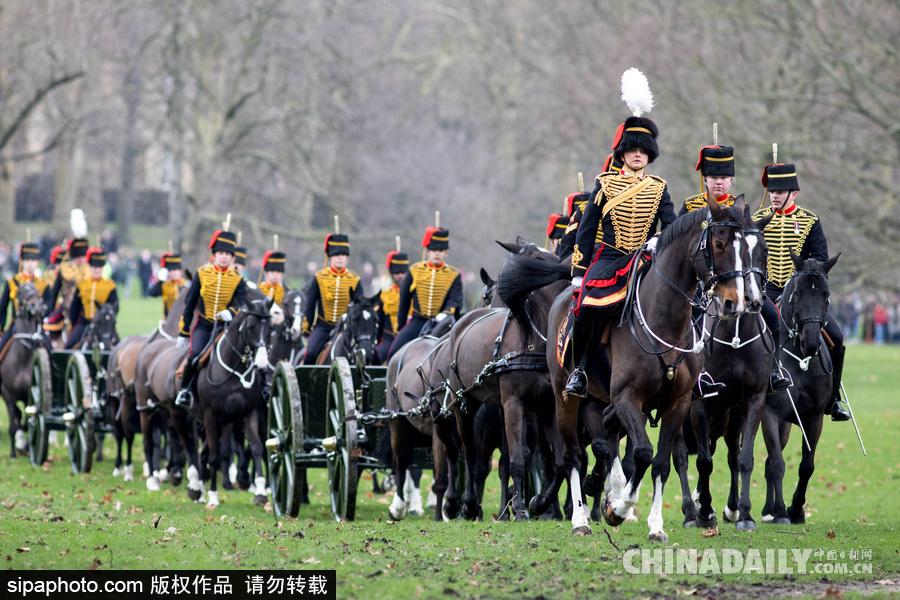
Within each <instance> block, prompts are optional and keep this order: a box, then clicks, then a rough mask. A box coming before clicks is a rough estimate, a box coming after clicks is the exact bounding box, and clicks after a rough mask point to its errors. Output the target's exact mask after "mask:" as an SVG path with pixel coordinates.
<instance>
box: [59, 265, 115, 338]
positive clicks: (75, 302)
mask: <svg viewBox="0 0 900 600" xmlns="http://www.w3.org/2000/svg"><path fill="white" fill-rule="evenodd" d="M85 259H86V261H87V266H88V269H89V273H90V276H89V277H88V278H87V279H82V280H81V281H79V282H78V284H77V285H76V286H75V295H74V296H73V297H72V303H71V304H70V305H69V310H68V312H69V320H70V321H71V322H72V332H71V334H69V339H68V341H67V342H66V348H67V349H69V348H75V347H77V346H78V345H79V344H80V343H81V339H82V338H83V337H84V332H85V330H86V329H87V327H88V325H90V324H91V321H93V319H94V315H96V314H97V309H98V308H99V307H100V306H101V305H104V304H110V305H112V307H113V311H114V312H117V313H118V311H119V295H118V292H117V291H116V283H115V282H114V281H113V280H112V279H107V278H105V277H103V267H105V266H106V254H104V253H103V250H102V249H100V248H88V250H87V253H86V255H85Z"/></svg>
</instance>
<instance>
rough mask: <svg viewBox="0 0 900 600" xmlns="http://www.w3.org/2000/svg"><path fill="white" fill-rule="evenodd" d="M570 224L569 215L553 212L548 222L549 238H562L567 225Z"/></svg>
mask: <svg viewBox="0 0 900 600" xmlns="http://www.w3.org/2000/svg"><path fill="white" fill-rule="evenodd" d="M568 225H569V217H564V216H562V215H558V214H556V213H553V214H552V215H550V220H549V221H548V222H547V238H549V239H551V240H561V239H562V237H563V236H564V235H565V233H566V227H567V226H568Z"/></svg>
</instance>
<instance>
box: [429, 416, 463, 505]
mask: <svg viewBox="0 0 900 600" xmlns="http://www.w3.org/2000/svg"><path fill="white" fill-rule="evenodd" d="M454 433H456V419H454V418H448V417H438V418H436V419H435V420H434V438H433V439H432V449H435V448H436V446H435V442H434V439H437V440H438V441H440V444H441V446H442V447H443V450H442V451H443V452H444V453H445V455H446V459H445V460H446V462H447V483H446V486H447V487H446V488H445V489H444V499H443V501H441V500H438V502H437V504H436V505H435V507H434V520H435V521H439V520H441V519H443V520H445V521H449V520H451V519H455V518H456V517H457V516H459V511H460V505H459V487H458V486H457V481H458V478H459V476H460V474H459V471H458V467H459V436H458V434H457V435H455V436H454ZM434 456H435V460H437V452H435V454H434ZM437 483H438V482H437V479H435V486H437ZM438 490H439V488H437V487H436V488H435V489H434V493H435V494H438V493H439V491H438Z"/></svg>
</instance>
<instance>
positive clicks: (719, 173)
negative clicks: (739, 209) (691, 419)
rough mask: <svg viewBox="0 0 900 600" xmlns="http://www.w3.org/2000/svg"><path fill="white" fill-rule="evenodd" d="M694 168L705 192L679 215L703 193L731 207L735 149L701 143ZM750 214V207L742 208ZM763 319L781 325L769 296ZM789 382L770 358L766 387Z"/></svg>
mask: <svg viewBox="0 0 900 600" xmlns="http://www.w3.org/2000/svg"><path fill="white" fill-rule="evenodd" d="M695 170H697V171H700V175H701V178H702V179H703V185H704V187H705V190H706V191H704V192H701V193H699V194H696V195H694V196H691V197H690V198H688V199H687V200H685V201H684V205H683V206H682V207H681V210H680V211H679V212H678V216H679V217H680V216H681V215H684V214H687V213H689V212H691V211H694V210H697V209H703V208H706V206H707V204H706V194H712V195H713V196H714V197H715V199H716V202H718V203H719V206H734V200H735V198H734V196H732V195H731V194H730V193H728V191H729V190H730V189H731V185H732V184H733V183H734V148H732V147H731V146H719V145H714V146H704V147H703V148H701V149H700V158H699V159H698V160H697V167H696V169H695ZM745 212H746V213H747V216H748V217H749V216H750V215H749V212H750V209H749V208H747V210H746V211H745ZM762 316H763V320H765V322H766V326H767V327H768V328H769V331H771V332H772V333H773V334H774V333H775V332H776V331H778V329H779V328H780V327H781V319H779V318H778V309H777V308H775V304H774V303H773V302H772V301H771V299H768V298H767V301H766V303H765V305H764V306H763V309H762ZM701 378H702V380H704V381H712V379H711V378H708V377H705V376H704V375H703V374H701ZM789 385H791V380H790V379H788V378H787V377H785V375H784V373H782V371H781V366H780V365H779V364H778V361H777V360H773V361H772V375H771V377H770V378H769V387H770V390H771V391H772V392H777V391H778V390H782V389H784V388H786V387H788V386H789ZM721 387H722V384H719V383H713V384H712V385H704V389H703V390H702V391H701V395H703V394H708V393H711V392H712V391H715V390H716V389H718V388H721Z"/></svg>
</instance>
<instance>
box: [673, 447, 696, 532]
mask: <svg viewBox="0 0 900 600" xmlns="http://www.w3.org/2000/svg"><path fill="white" fill-rule="evenodd" d="M672 463H673V464H674V465H675V472H676V473H678V479H679V480H680V481H681V512H682V513H683V514H684V524H683V525H682V527H696V526H697V505H695V504H694V499H693V498H691V484H690V483H689V482H688V464H689V461H688V449H687V445H686V444H685V443H684V433H683V432H679V433H678V435H676V436H675V446H674V449H673V450H672Z"/></svg>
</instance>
